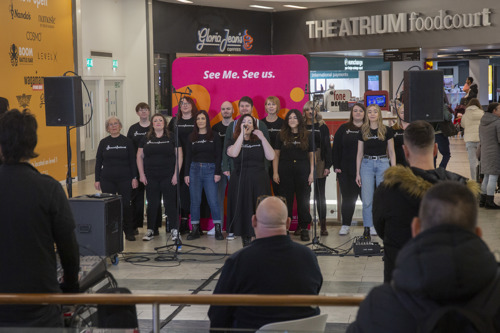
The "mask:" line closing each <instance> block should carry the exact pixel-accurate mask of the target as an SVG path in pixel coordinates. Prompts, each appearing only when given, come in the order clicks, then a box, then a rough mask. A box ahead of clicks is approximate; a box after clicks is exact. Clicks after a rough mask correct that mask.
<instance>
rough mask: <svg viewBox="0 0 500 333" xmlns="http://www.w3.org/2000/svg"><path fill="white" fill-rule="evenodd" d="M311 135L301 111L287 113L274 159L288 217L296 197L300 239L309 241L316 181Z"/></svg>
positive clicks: (274, 170) (290, 214) (275, 172)
mask: <svg viewBox="0 0 500 333" xmlns="http://www.w3.org/2000/svg"><path fill="white" fill-rule="evenodd" d="M311 143H312V136H311V135H310V134H309V132H308V131H307V130H306V127H305V124H304V118H303V117H302V114H301V113H300V111H299V110H296V109H292V110H290V111H288V113H287V115H286V117H285V123H284V124H283V127H282V129H281V132H280V134H279V135H278V137H277V138H276V148H275V150H274V152H275V154H276V156H275V158H274V160H273V172H274V174H273V178H274V181H275V182H276V183H278V184H279V185H280V195H282V196H284V197H285V198H286V201H287V203H286V204H287V207H288V217H290V218H291V217H292V209H293V197H294V196H296V198H297V211H298V215H299V225H298V226H297V228H300V230H301V231H300V239H301V240H302V241H308V240H310V237H309V231H308V230H307V228H308V226H309V224H310V223H311V214H310V213H309V198H310V196H311V186H310V185H311V183H312V182H313V179H314V174H313V173H314V170H313V168H314V164H313V163H314V152H313V150H312V144H311Z"/></svg>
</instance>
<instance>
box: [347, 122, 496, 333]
mask: <svg viewBox="0 0 500 333" xmlns="http://www.w3.org/2000/svg"><path fill="white" fill-rule="evenodd" d="M410 126H411V125H410ZM476 206H477V204H476V196H475V194H474V193H473V192H471V191H470V190H469V189H468V188H467V187H466V186H465V185H463V184H461V183H459V182H456V181H443V182H441V183H439V184H437V185H435V186H433V187H432V188H431V189H430V190H429V191H427V193H426V194H425V196H424V197H423V199H422V203H421V205H420V210H419V215H418V218H417V217H416V218H414V219H413V222H412V224H411V230H412V236H413V239H411V240H410V241H409V242H408V243H407V244H406V245H405V246H404V247H403V249H402V250H401V252H400V253H399V255H398V258H397V260H396V267H395V270H394V273H393V281H392V283H390V284H389V283H384V284H383V285H381V286H379V287H376V288H374V289H372V290H371V291H370V293H369V294H368V296H367V297H366V299H365V300H364V301H363V302H362V303H361V305H360V307H359V310H358V314H357V318H356V321H354V322H353V323H352V324H351V325H350V326H349V327H348V329H347V332H348V333H356V332H370V333H378V332H384V333H385V332H405V333H411V332H422V331H423V330H422V326H423V325H424V324H428V320H429V319H430V316H431V315H436V313H437V310H440V309H443V308H444V307H447V306H457V307H458V308H463V307H465V304H468V302H470V301H471V300H472V299H474V298H475V296H477V295H478V294H481V295H488V294H490V293H491V294H494V293H495V292H494V290H498V287H496V286H497V285H498V278H497V275H498V263H497V262H496V260H495V256H494V255H493V253H491V251H490V250H489V249H488V246H487V245H486V244H485V243H484V241H483V240H482V239H481V235H482V231H481V229H480V228H479V227H478V226H477V207H476ZM493 297H497V298H498V295H495V296H493ZM483 301H484V300H483ZM481 305H483V304H482V302H481ZM485 310H488V311H491V315H492V318H491V319H492V325H493V327H491V328H490V329H489V330H479V331H480V332H499V330H500V311H499V310H498V309H496V311H495V309H494V308H488V307H487V308H486V309H485ZM451 314H453V312H452V313H451ZM481 314H482V315H485V313H484V311H483V313H481ZM417 318H418V319H417ZM451 318H452V319H453V320H450V317H445V318H443V317H441V319H442V320H441V321H439V324H441V325H444V326H448V327H446V328H444V327H443V329H442V330H440V332H469V330H465V329H464V328H465V327H467V326H468V325H467V323H466V322H465V321H464V320H460V319H461V318H462V319H463V318H464V317H460V316H453V317H451ZM443 320H444V321H443ZM450 326H454V327H450ZM441 327H442V326H441Z"/></svg>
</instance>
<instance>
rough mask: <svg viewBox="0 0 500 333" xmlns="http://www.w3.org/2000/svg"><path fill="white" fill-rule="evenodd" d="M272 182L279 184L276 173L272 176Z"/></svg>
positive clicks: (278, 177)
mask: <svg viewBox="0 0 500 333" xmlns="http://www.w3.org/2000/svg"><path fill="white" fill-rule="evenodd" d="M273 180H274V182H275V183H276V184H279V183H280V176H279V175H278V174H277V173H275V174H273Z"/></svg>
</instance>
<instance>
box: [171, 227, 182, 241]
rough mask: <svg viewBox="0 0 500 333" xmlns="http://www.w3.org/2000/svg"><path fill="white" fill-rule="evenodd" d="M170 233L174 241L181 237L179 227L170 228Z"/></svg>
mask: <svg viewBox="0 0 500 333" xmlns="http://www.w3.org/2000/svg"><path fill="white" fill-rule="evenodd" d="M170 235H171V237H172V240H173V241H175V240H177V239H178V238H179V239H180V236H179V230H177V229H172V230H170Z"/></svg>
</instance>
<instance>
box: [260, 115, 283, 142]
mask: <svg viewBox="0 0 500 333" xmlns="http://www.w3.org/2000/svg"><path fill="white" fill-rule="evenodd" d="M261 121H262V122H263V123H264V124H266V126H267V130H268V131H269V140H271V142H269V143H270V144H271V147H273V148H274V149H276V137H277V136H278V134H279V133H280V131H281V127H283V124H284V123H285V121H284V120H283V119H281V118H280V117H278V119H276V120H275V121H273V122H270V121H267V119H266V118H264V119H262V120H261Z"/></svg>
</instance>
